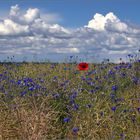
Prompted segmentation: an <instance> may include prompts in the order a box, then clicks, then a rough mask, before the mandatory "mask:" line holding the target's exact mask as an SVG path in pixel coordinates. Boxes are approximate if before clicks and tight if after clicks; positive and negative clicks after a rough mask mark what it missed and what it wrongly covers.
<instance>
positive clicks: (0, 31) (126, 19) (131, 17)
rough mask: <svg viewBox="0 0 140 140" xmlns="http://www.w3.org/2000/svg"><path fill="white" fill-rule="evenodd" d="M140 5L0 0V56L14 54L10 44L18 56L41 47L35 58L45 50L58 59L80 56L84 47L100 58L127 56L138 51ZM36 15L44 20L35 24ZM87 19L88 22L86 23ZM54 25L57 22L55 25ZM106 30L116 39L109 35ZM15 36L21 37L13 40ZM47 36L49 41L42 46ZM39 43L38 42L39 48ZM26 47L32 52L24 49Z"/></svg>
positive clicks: (126, 0)
mask: <svg viewBox="0 0 140 140" xmlns="http://www.w3.org/2000/svg"><path fill="white" fill-rule="evenodd" d="M16 5H18V8H17V7H16ZM11 6H15V7H14V8H13V9H14V15H13V14H11V15H10V11H11ZM139 7H140V1H139V0H0V54H1V56H0V59H1V60H3V59H4V58H6V56H10V55H14V49H16V48H17V47H18V46H19V48H18V49H19V53H15V55H17V60H19V59H20V58H23V57H25V56H28V57H30V56H31V55H33V54H36V55H37V54H38V52H39V51H40V53H39V54H38V58H39V56H44V57H45V54H46V53H47V56H50V57H49V59H54V58H55V59H56V60H60V56H61V57H62V56H65V57H66V56H69V55H73V54H75V53H76V55H77V53H78V54H79V55H81V54H83V53H85V52H87V51H88V53H89V54H91V53H92V54H95V55H97V56H98V55H99V56H101V59H103V58H106V57H108V56H109V55H110V58H112V60H113V57H114V56H115V58H116V59H117V58H119V57H123V56H124V58H125V55H126V54H127V53H130V52H131V51H132V52H136V51H137V50H138V48H139V47H140V46H139V43H138V40H139V32H140V28H139V27H140V18H139V13H140V9H139ZM17 9H19V10H18V11H20V16H19V15H18V12H17ZM29 9H31V10H29ZM28 10H29V11H28ZM27 11H28V15H27V14H26V12H27ZM15 12H16V13H15ZM30 12H34V13H33V14H34V15H30ZM11 13H12V12H11ZM109 13H110V14H109ZM111 13H112V14H111ZM25 14H26V16H25ZM99 14H100V15H99ZM95 15H96V16H95ZM22 16H25V19H22V18H21V17H22ZM29 16H31V18H29ZM32 16H33V17H32ZM94 16H95V17H94ZM99 17H102V18H99ZM6 19H9V20H8V21H7V20H6ZM36 19H41V20H43V22H44V23H43V22H40V24H42V26H41V25H40V26H38V27H36V24H37V23H36V21H37V20H36ZM5 20H6V22H5ZM91 20H92V23H91V24H89V21H91ZM108 21H109V22H108ZM7 23H8V25H7ZM38 24H39V22H38ZM45 24H46V25H45ZM53 24H57V25H59V26H57V27H54V26H53ZM15 25H16V27H17V25H18V27H19V29H18V30H17V31H16V29H14V27H15ZM23 25H24V26H23ZM43 25H45V26H44V27H43ZM85 25H86V26H87V27H88V31H87V28H85ZM132 25H133V26H132ZM26 27H27V28H28V29H27V28H26ZM7 28H8V29H9V30H8V29H7ZM54 28H55V29H54ZM45 30H46V32H45ZM48 30H49V31H48ZM89 30H90V31H89ZM98 31H100V32H102V33H99V32H98ZM23 34H24V35H23ZM31 34H32V35H31ZM79 34H80V35H79ZM109 35H110V36H111V37H112V36H114V38H112V39H110V36H109ZM31 36H32V38H31ZM40 36H41V37H40ZM42 36H43V37H42ZM56 36H57V37H56ZM62 36H63V37H62ZM79 36H80V37H79ZM132 36H133V37H132ZM15 37H16V38H17V39H19V40H21V41H20V42H16V40H17V39H15V40H14V38H15ZM60 38H61V39H60ZM66 38H67V39H66ZM95 38H96V40H94V39H95ZM6 39H7V41H6ZM24 40H25V41H24ZM27 40H28V41H27ZM31 40H33V42H32V41H31ZM48 40H49V41H50V40H52V41H50V42H49V43H50V44H49V43H48V44H47V45H46V43H47V42H48ZM80 40H82V41H83V40H85V42H84V41H83V42H82V41H81V44H80ZM14 41H15V43H14ZM22 41H23V42H25V47H24V46H23V44H24V43H23V44H21V42H22ZM26 41H27V42H26ZM30 42H31V43H30ZM100 42H101V43H100ZM93 43H94V44H93ZM83 44H84V45H83ZM29 45H30V46H29ZM37 45H38V46H42V47H40V48H38V47H36V46H37ZM80 45H81V47H80ZM92 45H93V46H92ZM3 46H6V47H5V48H4V47H3ZM48 46H49V47H48ZM116 46H118V47H116ZM29 47H31V48H29ZM70 47H72V48H70ZM11 48H12V50H13V51H12V50H11ZM8 49H9V50H8ZM26 50H30V51H29V52H31V53H29V52H28V53H26ZM38 50H39V51H38ZM52 50H54V51H52ZM90 50H92V51H91V53H90ZM108 50H109V51H110V52H109V51H108ZM35 51H36V52H35ZM119 51H120V54H119ZM33 52H34V53H33ZM121 52H124V53H121ZM51 53H53V54H55V55H54V56H53V55H52V54H51ZM63 53H65V54H63ZM66 54H67V55H66ZM103 54H104V55H103ZM105 54H106V55H105ZM81 57H82V56H81ZM40 58H41V57H40ZM63 58H64V57H63ZM94 58H95V56H94ZM30 59H32V58H31V57H30ZM61 59H62V58H61Z"/></svg>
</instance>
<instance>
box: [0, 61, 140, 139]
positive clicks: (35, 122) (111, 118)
mask: <svg viewBox="0 0 140 140" xmlns="http://www.w3.org/2000/svg"><path fill="white" fill-rule="evenodd" d="M18 139H19V140H20V139H22V140H26V139H27V140H54V139H58V140H60V139H69V140H71V139H79V140H82V139H86V140H88V139H89V140H139V139H140V62H139V61H138V62H131V63H130V62H129V63H121V64H113V63H107V64H89V69H88V70H87V71H79V70H78V69H77V64H76V63H61V64H57V63H31V62H30V63H1V64H0V140H18Z"/></svg>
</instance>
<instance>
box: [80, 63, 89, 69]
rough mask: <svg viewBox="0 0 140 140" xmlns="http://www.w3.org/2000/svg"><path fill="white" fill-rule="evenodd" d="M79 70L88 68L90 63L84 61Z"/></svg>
mask: <svg viewBox="0 0 140 140" xmlns="http://www.w3.org/2000/svg"><path fill="white" fill-rule="evenodd" d="M78 69H79V70H88V63H85V62H82V63H79V65H78Z"/></svg>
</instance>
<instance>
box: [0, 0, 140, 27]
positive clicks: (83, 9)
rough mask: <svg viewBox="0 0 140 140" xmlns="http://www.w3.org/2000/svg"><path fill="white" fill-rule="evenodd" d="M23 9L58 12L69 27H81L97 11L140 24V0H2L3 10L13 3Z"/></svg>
mask: <svg viewBox="0 0 140 140" xmlns="http://www.w3.org/2000/svg"><path fill="white" fill-rule="evenodd" d="M15 4H19V6H20V7H21V9H27V8H29V7H32V8H36V7H37V8H39V9H40V10H42V11H44V12H52V13H58V14H59V15H60V16H62V18H63V22H62V23H61V24H62V25H64V26H67V27H80V26H83V25H85V24H86V23H87V21H88V20H90V19H91V18H92V17H93V15H94V14H95V13H101V14H107V13H108V12H110V11H111V12H113V13H114V14H115V15H117V16H118V17H119V18H120V19H121V20H125V21H127V20H128V21H131V22H133V23H135V24H140V18H138V17H139V13H140V8H139V7H140V1H139V0H0V9H1V11H4V12H6V11H9V9H10V7H11V6H12V5H15Z"/></svg>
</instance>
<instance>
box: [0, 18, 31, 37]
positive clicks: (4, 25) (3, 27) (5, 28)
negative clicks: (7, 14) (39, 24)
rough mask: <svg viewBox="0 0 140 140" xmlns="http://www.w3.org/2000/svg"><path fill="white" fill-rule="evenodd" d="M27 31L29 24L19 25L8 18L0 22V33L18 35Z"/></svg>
mask: <svg viewBox="0 0 140 140" xmlns="http://www.w3.org/2000/svg"><path fill="white" fill-rule="evenodd" d="M28 32H29V26H28V25H26V26H24V25H20V24H18V23H15V22H14V21H12V20H10V19H5V20H4V21H3V22H0V35H19V34H26V33H28Z"/></svg>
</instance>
